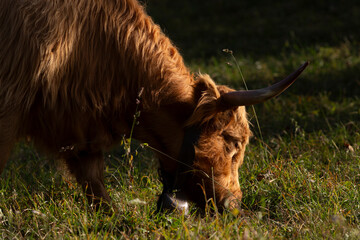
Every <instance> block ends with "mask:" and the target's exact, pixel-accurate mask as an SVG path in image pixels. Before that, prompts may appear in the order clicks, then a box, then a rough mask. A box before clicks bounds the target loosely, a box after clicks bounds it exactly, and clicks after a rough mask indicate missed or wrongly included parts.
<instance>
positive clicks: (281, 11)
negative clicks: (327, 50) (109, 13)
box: [143, 0, 360, 60]
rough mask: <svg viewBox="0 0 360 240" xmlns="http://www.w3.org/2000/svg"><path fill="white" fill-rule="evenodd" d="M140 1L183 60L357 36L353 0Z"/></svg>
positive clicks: (359, 18) (358, 10) (359, 14)
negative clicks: (223, 52) (175, 46)
mask: <svg viewBox="0 0 360 240" xmlns="http://www.w3.org/2000/svg"><path fill="white" fill-rule="evenodd" d="M143 2H145V5H146V9H147V12H148V13H149V15H150V16H152V17H153V19H154V21H155V22H156V23H158V24H159V25H160V26H161V27H162V29H163V30H164V31H165V32H166V34H167V35H169V36H170V38H171V39H172V40H173V41H174V42H175V44H176V45H177V46H178V47H179V48H180V50H181V52H182V53H183V55H184V57H185V59H186V60H191V59H195V58H200V59H204V58H209V57H211V56H217V55H218V54H219V52H221V50H222V49H223V48H230V49H232V50H234V51H235V52H237V53H240V54H241V55H245V56H247V55H250V56H254V57H261V56H264V55H274V54H278V53H279V52H280V51H284V49H285V50H286V49H289V50H290V51H291V50H293V49H294V48H306V47H307V46H309V45H311V46H313V45H329V46H331V45H338V44H339V43H341V42H343V41H344V39H349V40H351V41H358V40H359V37H360V31H358V29H360V2H359V1H357V0H348V1H338V0H328V1H325V0H316V1H313V0H294V1H288V0H280V1H271V2H269V1H266V0H259V1H249V0H247V1H246V0H245V1H239V0H226V1H222V0H207V1H173V0H143Z"/></svg>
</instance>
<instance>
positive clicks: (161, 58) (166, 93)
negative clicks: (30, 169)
mask: <svg viewBox="0 0 360 240" xmlns="http://www.w3.org/2000/svg"><path fill="white" fill-rule="evenodd" d="M141 89H143V94H142V96H141V101H140V104H139V110H140V111H141V117H140V118H139V119H138V120H139V122H140V124H139V125H137V126H136V128H135V132H134V137H135V138H137V139H139V140H140V141H143V142H148V143H149V144H150V145H151V146H153V147H154V148H156V149H158V150H160V151H162V152H163V153H165V154H167V155H170V156H171V157H173V158H177V156H178V154H179V151H180V146H181V142H182V138H183V134H184V131H183V129H184V128H185V127H187V126H190V125H199V126H201V127H202V129H203V133H202V135H201V137H200V140H199V143H198V145H197V147H196V158H195V162H194V167H195V168H197V169H202V170H203V171H205V172H206V173H207V174H209V175H211V173H212V172H211V171H212V170H211V168H213V173H214V176H215V179H216V181H217V182H219V183H220V185H219V184H218V185H216V194H217V195H218V200H219V203H222V201H223V199H225V197H226V196H228V194H229V190H230V192H231V193H233V194H234V195H235V196H236V197H238V199H240V198H241V194H240V188H239V183H238V177H237V171H238V167H239V165H240V164H241V162H242V159H243V152H244V149H245V145H246V144H247V141H248V137H249V135H250V131H249V128H248V124H247V120H246V114H245V110H244V108H243V107H240V108H234V109H229V110H224V109H223V108H221V106H219V104H218V101H217V100H218V98H219V97H220V95H221V93H222V92H227V91H230V90H229V89H228V88H226V87H221V86H216V85H215V83H214V82H213V81H212V80H211V79H210V77H209V76H207V75H199V76H198V77H196V78H194V77H193V75H192V74H191V73H190V72H189V70H188V69H187V68H186V66H185V65H184V63H183V59H182V57H181V55H180V54H179V52H178V51H177V49H176V48H175V47H174V46H173V45H172V43H171V41H170V40H169V39H168V38H167V37H166V36H165V35H164V34H163V33H162V32H161V30H160V28H159V27H158V26H157V25H156V24H154V23H153V21H152V20H151V18H150V17H149V16H147V15H146V13H145V12H144V9H143V7H142V6H141V5H140V4H139V3H138V2H137V1H135V0H62V1H58V0H1V1H0V170H2V169H3V168H4V166H5V163H6V160H7V158H8V157H9V155H10V152H11V149H12V147H13V145H14V144H15V143H16V141H17V140H18V139H20V138H24V137H30V138H31V139H32V140H33V141H34V143H35V145H36V146H37V147H38V148H39V149H42V150H44V151H45V152H47V153H50V154H52V155H55V156H58V157H62V158H64V159H65V160H66V162H67V165H68V167H69V168H70V171H71V172H72V173H73V174H74V175H75V176H76V178H77V180H78V182H79V183H80V184H81V185H82V186H83V187H84V189H87V193H88V195H92V196H93V198H100V199H103V200H105V201H110V198H109V196H108V195H107V193H106V191H105V188H104V183H103V173H102V172H103V167H104V166H103V157H102V155H103V152H104V151H105V150H107V149H109V147H111V146H113V145H114V144H116V143H118V142H119V141H120V139H121V138H122V135H123V134H127V135H129V132H130V128H131V125H132V122H133V115H134V114H135V109H136V105H137V104H136V98H137V95H138V94H139V92H141ZM224 134H228V135H229V136H231V138H225V137H224V136H225V135H224ZM233 138H234V139H238V140H239V141H238V142H239V143H241V144H240V147H239V148H238V150H236V151H235V155H234V157H233V158H232V159H230V158H229V156H230V155H229V152H232V153H234V152H233V150H234V147H233V146H232V145H233V144H234V141H233V140H232V139H233ZM229 139H230V140H229ZM159 159H160V166H161V168H163V169H164V170H166V171H168V172H170V173H174V174H175V172H176V169H177V168H178V166H179V164H178V163H177V162H175V161H173V160H172V159H170V158H168V157H166V156H165V155H164V154H160V155H159ZM196 176H198V177H199V175H196ZM200 178H201V177H200ZM207 184H208V183H207ZM193 185H196V184H195V183H193ZM209 191H211V190H209ZM90 199H91V197H90ZM195 201H196V199H195Z"/></svg>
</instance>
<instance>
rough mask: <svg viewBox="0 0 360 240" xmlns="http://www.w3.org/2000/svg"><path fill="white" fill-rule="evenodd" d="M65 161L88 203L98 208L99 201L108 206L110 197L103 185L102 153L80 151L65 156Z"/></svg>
mask: <svg viewBox="0 0 360 240" xmlns="http://www.w3.org/2000/svg"><path fill="white" fill-rule="evenodd" d="M66 163H67V165H68V168H69V170H70V172H71V173H72V174H74V175H75V177H76V180H77V181H78V183H79V184H80V185H81V186H82V188H83V190H84V192H85V193H86V197H87V199H88V201H89V204H91V205H93V206H95V208H98V207H99V205H100V203H102V204H105V208H106V209H107V208H108V207H110V202H111V199H110V197H109V194H108V193H107V192H106V189H105V185H104V158H103V155H102V153H101V152H100V153H89V152H80V153H78V154H76V155H74V156H73V157H70V158H67V159H66Z"/></svg>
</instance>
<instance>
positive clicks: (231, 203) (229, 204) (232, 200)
mask: <svg viewBox="0 0 360 240" xmlns="http://www.w3.org/2000/svg"><path fill="white" fill-rule="evenodd" d="M223 205H224V208H225V209H226V210H229V211H232V210H234V209H239V210H240V207H241V201H240V200H239V199H238V198H236V197H234V196H229V197H227V198H225V200H224V204H223Z"/></svg>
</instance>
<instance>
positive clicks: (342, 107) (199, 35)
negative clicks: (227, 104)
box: [0, 0, 360, 239]
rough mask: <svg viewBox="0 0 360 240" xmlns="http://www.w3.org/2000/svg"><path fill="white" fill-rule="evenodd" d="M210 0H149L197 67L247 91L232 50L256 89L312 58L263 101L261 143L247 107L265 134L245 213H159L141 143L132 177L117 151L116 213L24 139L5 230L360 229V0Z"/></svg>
mask: <svg viewBox="0 0 360 240" xmlns="http://www.w3.org/2000/svg"><path fill="white" fill-rule="evenodd" d="M207 2H208V3H206V4H204V5H200V4H198V3H194V2H192V3H191V5H189V3H186V1H182V2H181V1H180V2H179V1H148V3H147V5H148V12H149V13H150V14H151V15H152V16H154V19H155V21H156V22H158V23H159V24H160V25H161V26H162V27H163V28H165V31H166V33H167V34H169V35H170V36H171V38H172V39H173V40H174V41H175V43H176V44H177V45H178V46H180V48H181V51H182V52H183V53H184V56H185V60H186V62H188V64H189V67H190V68H191V69H192V70H193V71H195V72H196V71H201V72H204V73H209V74H210V75H211V76H212V77H213V78H214V79H215V80H216V82H218V83H221V84H226V85H229V86H232V87H233V88H236V89H240V88H244V87H243V84H242V81H241V78H240V76H239V73H238V70H237V69H236V67H235V64H234V62H233V61H232V60H231V56H229V55H228V54H227V53H224V52H223V51H222V49H224V48H230V49H231V50H233V51H234V54H235V57H236V59H237V61H238V63H239V65H240V67H241V69H242V71H243V73H244V77H245V79H246V82H247V85H248V87H249V88H257V87H263V86H266V85H269V84H271V83H273V82H275V81H276V80H279V79H281V78H282V77H284V76H285V75H287V74H288V73H290V72H291V71H293V70H294V69H296V68H297V67H298V66H299V65H300V64H301V63H302V62H304V61H305V60H309V61H310V62H311V64H310V66H309V67H308V68H307V69H306V71H305V72H304V73H303V74H302V75H301V78H300V79H299V80H298V81H297V82H296V83H295V84H294V85H293V86H292V87H291V88H289V89H288V90H287V91H286V92H285V93H283V94H282V95H281V96H280V97H278V98H276V99H273V100H271V101H268V102H266V103H264V104H260V105H256V106H255V110H256V113H257V116H258V119H259V123H260V126H261V133H262V136H263V139H262V140H261V138H260V132H259V130H258V128H257V125H256V122H255V119H254V114H253V112H252V110H251V108H248V112H249V119H250V121H251V123H252V125H253V127H252V131H253V132H254V137H253V138H252V139H251V141H250V145H249V147H248V149H247V151H246V156H245V160H244V164H243V166H242V167H241V168H240V185H241V187H242V190H243V194H244V196H243V201H242V208H243V210H244V215H239V214H237V213H236V212H234V213H224V214H221V215H211V214H204V215H199V214H197V212H196V209H195V208H193V209H192V210H193V211H192V212H193V213H192V215H191V216H189V217H184V216H182V215H181V214H178V213H170V214H167V215H164V214H160V215H157V214H156V213H155V209H156V200H157V195H158V194H160V192H161V183H160V181H159V180H158V176H157V162H156V159H155V158H154V157H153V155H152V154H151V152H150V151H149V150H147V149H141V148H139V149H138V152H139V154H138V155H137V156H135V158H134V162H133V164H134V172H133V181H131V179H130V178H129V175H128V172H129V167H130V166H129V161H128V160H127V159H123V157H122V156H123V152H122V151H121V148H122V147H121V146H119V147H118V149H116V150H114V152H112V153H109V154H107V155H106V162H107V168H106V184H107V188H108V190H109V192H110V194H111V197H112V199H114V201H115V202H116V204H117V206H118V207H119V209H120V211H119V213H117V214H115V215H113V216H110V217H109V216H106V215H103V214H101V213H97V212H94V211H91V210H89V209H88V207H87V204H86V199H85V198H84V195H83V194H82V191H81V189H80V188H79V187H78V186H77V185H76V184H75V183H74V181H72V180H71V179H68V178H67V177H64V176H65V174H63V171H58V170H57V169H58V168H61V166H59V164H57V163H56V161H53V160H52V159H48V158H47V157H45V156H42V155H39V154H38V153H37V152H36V151H35V150H34V148H33V147H31V146H29V145H27V144H24V143H20V144H18V145H17V147H16V149H14V152H13V155H12V156H11V159H10V161H9V162H8V164H7V166H6V169H5V170H4V172H3V173H2V175H1V179H0V189H1V190H0V196H1V197H0V210H1V211H0V238H4V239H14V238H18V239H23V238H26V239H28V238H35V239H42V238H45V239H53V238H61V239H63V238H65V239H70V238H71V239H73V238H75V239H76V238H78V239H84V238H90V239H91V238H99V239H103V238H109V239H119V238H124V239H136V238H140V239H148V238H150V239H153V238H158V239H160V238H164V239H184V238H185V239H187V238H189V239H209V238H211V239H249V238H253V239H282V238H285V239H288V238H291V239H358V238H359V236H360V227H359V226H360V78H359V76H360V41H359V37H360V32H359V31H356V29H359V25H360V23H359V19H360V17H359V9H360V7H359V4H358V3H357V1H355V0H354V1H346V2H345V3H337V2H338V1H311V2H310V1H291V3H290V2H289V1H278V2H277V3H276V4H275V3H274V4H273V5H272V6H269V5H267V4H266V3H267V2H266V3H265V1H257V2H256V3H253V1H235V0H234V1H226V3H223V2H222V1H207ZM307 2H308V3H307ZM220 3H221V4H220ZM306 3H307V4H306ZM164 9H166V10H164ZM289 12H291V14H288V13H289ZM209 13H210V14H209ZM176 14H178V15H176ZM174 15H175V16H180V17H173V16H174ZM209 36H210V37H209ZM136 146H137V145H135V147H136ZM134 149H135V148H134ZM134 200H140V201H134Z"/></svg>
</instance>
